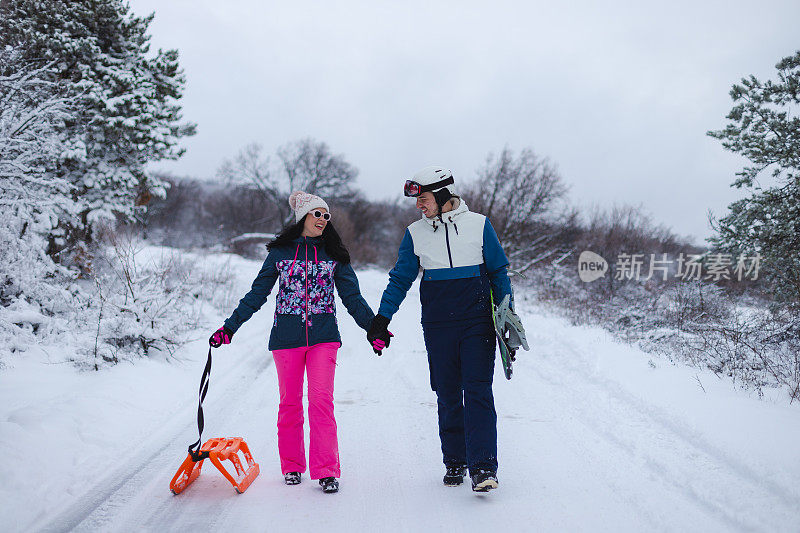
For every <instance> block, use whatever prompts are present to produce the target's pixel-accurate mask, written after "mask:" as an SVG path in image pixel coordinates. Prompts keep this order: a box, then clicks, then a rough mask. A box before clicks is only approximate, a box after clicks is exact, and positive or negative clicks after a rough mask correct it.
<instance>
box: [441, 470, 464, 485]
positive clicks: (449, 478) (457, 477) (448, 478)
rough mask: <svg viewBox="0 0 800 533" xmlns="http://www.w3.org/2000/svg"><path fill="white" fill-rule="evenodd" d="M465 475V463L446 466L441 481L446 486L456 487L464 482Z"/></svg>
mask: <svg viewBox="0 0 800 533" xmlns="http://www.w3.org/2000/svg"><path fill="white" fill-rule="evenodd" d="M465 475H467V467H466V465H454V466H448V467H447V472H445V474H444V479H443V480H442V481H443V482H444V484H445V485H446V486H448V487H457V486H459V485H461V484H462V483H463V482H464V476H465Z"/></svg>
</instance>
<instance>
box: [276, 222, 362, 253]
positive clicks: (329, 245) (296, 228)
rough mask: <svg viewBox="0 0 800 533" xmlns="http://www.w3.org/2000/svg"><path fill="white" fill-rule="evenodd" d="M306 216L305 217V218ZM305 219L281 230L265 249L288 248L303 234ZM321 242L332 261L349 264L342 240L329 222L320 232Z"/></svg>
mask: <svg viewBox="0 0 800 533" xmlns="http://www.w3.org/2000/svg"><path fill="white" fill-rule="evenodd" d="M307 216H308V215H306V217H307ZM306 217H303V218H301V219H300V221H299V222H296V223H294V224H292V225H291V226H287V227H285V228H283V231H281V232H280V233H279V234H278V236H277V237H275V239H273V240H272V241H271V242H269V243H268V244H267V248H268V249H270V250H272V249H273V248H278V247H280V246H288V245H290V244H292V242H293V241H294V240H295V239H297V238H298V237H299V236H300V235H301V234H302V233H303V224H305V221H306ZM322 242H323V243H325V252H326V253H327V254H328V255H329V256H330V257H331V258H332V259H333V260H334V261H338V262H339V263H343V264H345V265H347V264H349V263H350V252H348V251H347V248H345V246H344V243H343V242H342V238H341V237H339V234H338V233H337V232H336V228H334V227H333V224H332V223H331V222H328V223H327V224H326V225H325V229H324V230H322Z"/></svg>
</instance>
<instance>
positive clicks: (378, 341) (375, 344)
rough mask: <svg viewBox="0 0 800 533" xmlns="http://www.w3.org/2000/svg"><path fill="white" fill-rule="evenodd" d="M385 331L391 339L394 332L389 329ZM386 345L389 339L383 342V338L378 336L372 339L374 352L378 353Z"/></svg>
mask: <svg viewBox="0 0 800 533" xmlns="http://www.w3.org/2000/svg"><path fill="white" fill-rule="evenodd" d="M386 333H388V334H389V337H388V339H391V338H392V337H394V334H393V333H392V332H391V331H388V330H387V331H386ZM387 346H389V341H388V340H387V341H386V342H384V340H383V339H380V338H378V339H375V340H374V341H372V349H373V350H375V352H376V353H377V354H378V355H380V354H381V351H382V350H383V349H384V348H386V347H387Z"/></svg>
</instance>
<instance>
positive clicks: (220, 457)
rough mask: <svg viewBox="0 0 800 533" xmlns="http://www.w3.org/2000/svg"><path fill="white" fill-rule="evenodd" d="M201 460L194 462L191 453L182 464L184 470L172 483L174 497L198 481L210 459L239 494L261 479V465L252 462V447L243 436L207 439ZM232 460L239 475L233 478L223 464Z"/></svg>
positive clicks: (200, 455)
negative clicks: (259, 476)
mask: <svg viewBox="0 0 800 533" xmlns="http://www.w3.org/2000/svg"><path fill="white" fill-rule="evenodd" d="M239 452H242V455H243V456H244V460H245V462H246V463H247V469H245V468H244V466H243V465H242V460H241V459H240V458H239ZM199 457H201V459H199V460H197V461H196V460H195V459H194V457H192V454H191V453H190V454H189V456H188V457H187V458H186V460H185V461H184V462H183V464H181V467H180V468H179V469H178V471H177V472H176V473H175V477H173V478H172V481H171V482H170V484H169V489H170V490H171V491H172V493H173V494H180V493H181V492H183V490H184V489H185V488H186V487H188V486H189V485H190V484H191V483H192V481H194V480H195V479H197V476H199V475H200V469H201V468H202V467H203V461H204V460H205V459H206V457H207V458H208V459H210V460H211V464H213V465H214V466H216V467H217V468H218V469H219V471H220V472H222V475H223V476H225V478H226V479H227V480H228V481H230V482H231V484H232V485H233V488H234V489H236V492H238V493H239V494H241V493H243V492H244V491H246V490H247V487H249V486H250V484H251V483H252V482H253V480H254V479H255V478H257V477H258V474H259V469H258V463H256V462H255V461H254V460H253V456H252V455H251V454H250V448H248V447H247V443H246V442H245V441H243V440H242V438H241V437H234V438H231V439H225V438H213V439H208V440H207V441H206V442H205V444H203V446H201V447H200V450H199ZM225 460H230V461H231V462H232V463H233V467H234V468H235V469H236V476H233V475H231V473H230V472H229V471H228V469H226V468H225V466H224V465H223V464H222V461H225Z"/></svg>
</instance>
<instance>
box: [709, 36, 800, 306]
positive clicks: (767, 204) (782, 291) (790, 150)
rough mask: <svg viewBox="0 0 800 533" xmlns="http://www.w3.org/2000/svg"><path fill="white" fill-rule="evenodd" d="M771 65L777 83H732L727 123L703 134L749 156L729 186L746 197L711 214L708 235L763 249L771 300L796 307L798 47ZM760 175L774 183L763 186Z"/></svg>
mask: <svg viewBox="0 0 800 533" xmlns="http://www.w3.org/2000/svg"><path fill="white" fill-rule="evenodd" d="M775 68H776V69H777V70H778V76H777V81H772V80H767V81H766V82H762V81H760V80H758V79H756V77H755V76H750V77H748V78H744V79H742V81H741V84H736V85H734V86H733V88H732V89H731V92H730V95H731V99H732V100H733V102H734V104H735V105H734V107H733V108H732V109H731V111H730V113H729V114H728V116H727V118H728V119H729V120H730V122H729V123H728V125H727V126H726V127H725V129H722V130H718V131H710V132H708V135H710V136H711V137H714V138H716V139H719V140H720V141H722V145H723V146H724V147H725V148H726V149H728V150H730V151H731V152H734V153H737V154H740V155H742V156H744V157H746V158H747V159H748V160H749V161H750V164H749V165H747V166H745V167H744V168H743V169H742V170H741V171H740V172H737V174H736V175H737V176H738V178H737V179H736V181H734V183H733V185H732V186H733V187H737V188H745V189H747V190H749V191H750V196H748V197H746V198H743V199H741V200H739V201H736V202H734V203H732V204H731V205H730V206H729V210H730V211H729V213H728V214H727V215H726V216H724V217H723V218H721V219H720V220H719V221H714V220H712V224H713V226H714V227H715V229H716V231H717V234H716V235H715V236H714V237H712V238H711V239H710V241H711V242H712V243H713V244H714V245H715V246H717V247H718V248H719V249H722V250H725V251H728V252H731V253H734V254H746V255H755V254H760V255H761V257H762V262H763V265H762V267H763V274H764V277H765V278H767V279H768V280H769V281H770V282H771V283H770V284H769V285H770V286H771V287H773V288H774V295H775V298H776V300H777V301H779V302H785V303H790V304H793V305H795V306H800V116H799V115H800V113H799V112H800V51H798V52H796V53H795V54H794V55H792V56H789V57H786V58H784V59H782V60H781V61H780V62H779V63H778V64H777V65H776V66H775ZM764 175H767V176H770V177H771V179H772V180H773V181H774V182H775V185H773V186H771V187H762V185H761V184H760V183H759V182H758V178H759V177H763V176H764Z"/></svg>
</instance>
